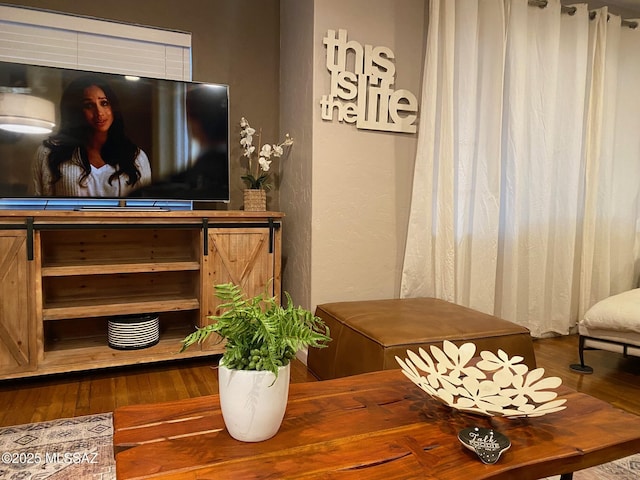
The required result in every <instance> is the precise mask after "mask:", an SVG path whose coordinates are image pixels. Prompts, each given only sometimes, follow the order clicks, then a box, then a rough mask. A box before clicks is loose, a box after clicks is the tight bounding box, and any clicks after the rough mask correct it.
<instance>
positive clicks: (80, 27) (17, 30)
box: [0, 5, 191, 80]
mask: <svg viewBox="0 0 640 480" xmlns="http://www.w3.org/2000/svg"><path fill="white" fill-rule="evenodd" d="M0 19H1V20H0V61H5V62H16V63H27V64H34V65H45V66H52V67H63V68H75V69H79V70H89V71H94V72H104V73H118V74H127V75H138V76H142V77H152V78H164V79H170V80H191V34H190V33H187V32H178V31H173V30H165V29H159V28H153V27H145V26H140V25H131V24H125V23H119V22H112V21H107V20H101V19H97V18H91V17H81V16H75V15H65V14H61V13H55V12H50V11H44V10H37V9H31V8H21V7H11V6H5V5H0Z"/></svg>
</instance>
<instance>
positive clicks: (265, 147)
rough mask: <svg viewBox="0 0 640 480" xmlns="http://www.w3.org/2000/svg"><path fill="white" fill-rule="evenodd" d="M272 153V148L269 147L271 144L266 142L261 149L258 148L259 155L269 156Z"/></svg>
mask: <svg viewBox="0 0 640 480" xmlns="http://www.w3.org/2000/svg"><path fill="white" fill-rule="evenodd" d="M272 154H273V150H272V149H271V145H269V144H268V143H267V144H265V145H263V146H262V150H260V156H261V157H265V158H270V157H271V155H272Z"/></svg>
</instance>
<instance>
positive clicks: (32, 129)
mask: <svg viewBox="0 0 640 480" xmlns="http://www.w3.org/2000/svg"><path fill="white" fill-rule="evenodd" d="M55 118H56V113H55V106H54V104H53V102H51V101H49V100H45V99H44V98H40V97H35V96H33V95H29V94H26V93H14V92H1V91H0V129H2V130H7V131H10V132H17V133H32V134H45V133H51V131H52V130H53V127H55Z"/></svg>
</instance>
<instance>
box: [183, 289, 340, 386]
mask: <svg viewBox="0 0 640 480" xmlns="http://www.w3.org/2000/svg"><path fill="white" fill-rule="evenodd" d="M214 288H215V294H216V297H218V298H219V299H220V300H221V301H222V304H221V305H220V309H221V310H222V311H223V313H222V314H221V315H219V316H210V317H209V319H210V320H211V323H210V324H209V325H206V326H204V327H201V328H198V329H197V330H196V331H195V332H193V333H191V334H189V335H188V336H187V337H185V339H184V340H183V341H182V349H181V350H180V351H181V352H183V351H185V350H186V349H187V348H189V347H190V346H191V345H193V344H195V343H202V342H204V341H205V340H206V339H207V338H209V336H210V335H211V334H212V333H217V334H218V335H220V337H221V339H220V341H222V340H223V339H224V340H226V341H227V343H226V345H225V351H224V354H223V356H222V362H221V363H222V364H223V365H224V366H226V367H227V368H230V369H236V370H268V371H270V372H273V373H274V375H276V377H277V375H278V367H282V366H285V365H287V364H288V363H289V362H290V361H291V359H292V358H293V357H295V355H296V352H297V351H298V350H300V349H301V348H305V347H315V348H323V347H326V346H327V343H328V342H329V341H331V338H330V336H329V327H327V326H326V325H325V324H324V322H323V321H322V319H320V318H319V317H316V316H315V315H313V314H312V313H311V312H310V311H308V310H305V309H304V308H302V307H296V306H294V305H293V302H292V300H291V296H290V295H289V294H288V293H286V292H285V296H286V300H287V303H286V306H281V305H280V304H279V303H278V301H277V300H276V298H275V297H266V295H265V294H260V295H257V296H255V297H252V298H246V297H245V295H244V294H243V292H242V290H241V289H240V287H239V286H237V285H234V284H233V283H224V284H221V285H216V286H215V287H214Z"/></svg>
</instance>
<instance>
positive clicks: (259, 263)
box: [200, 226, 281, 316]
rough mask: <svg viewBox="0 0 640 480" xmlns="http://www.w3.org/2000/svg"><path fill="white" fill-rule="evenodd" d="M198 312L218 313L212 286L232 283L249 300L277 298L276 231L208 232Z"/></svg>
mask: <svg viewBox="0 0 640 480" xmlns="http://www.w3.org/2000/svg"><path fill="white" fill-rule="evenodd" d="M207 235H208V251H207V252H208V255H206V256H205V259H204V262H203V264H204V268H205V272H206V274H205V275H203V276H202V278H203V279H204V281H203V284H202V289H203V291H202V292H201V295H200V298H201V299H202V302H203V305H202V307H203V308H202V311H203V312H204V313H205V314H206V315H207V316H208V315H215V314H217V313H219V311H218V310H217V307H218V305H219V304H220V301H219V300H218V299H217V298H216V297H215V295H214V285H216V284H220V283H234V284H235V285H239V286H240V287H241V288H242V290H243V292H244V293H245V294H246V295H247V296H249V297H251V296H254V295H258V294H259V293H263V292H266V295H269V296H276V297H278V298H280V255H281V253H280V248H281V247H280V230H279V229H274V228H270V227H268V226H265V227H222V228H209V229H208V232H207Z"/></svg>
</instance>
